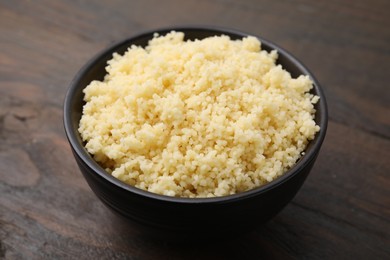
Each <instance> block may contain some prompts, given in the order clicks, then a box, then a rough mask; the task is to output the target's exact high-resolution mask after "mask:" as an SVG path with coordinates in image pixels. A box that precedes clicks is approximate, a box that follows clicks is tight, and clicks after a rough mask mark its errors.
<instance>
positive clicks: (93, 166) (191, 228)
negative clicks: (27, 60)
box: [64, 28, 328, 238]
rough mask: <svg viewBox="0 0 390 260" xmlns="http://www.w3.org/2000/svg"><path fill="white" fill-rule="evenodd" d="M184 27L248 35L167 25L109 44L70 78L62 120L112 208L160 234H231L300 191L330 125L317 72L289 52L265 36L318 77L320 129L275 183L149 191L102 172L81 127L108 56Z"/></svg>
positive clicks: (287, 60)
mask: <svg viewBox="0 0 390 260" xmlns="http://www.w3.org/2000/svg"><path fill="white" fill-rule="evenodd" d="M171 30H176V31H182V32H184V33H185V37H186V38H187V39H195V38H197V39H202V38H205V37H209V36H214V35H221V34H224V35H228V36H230V37H231V38H232V39H239V38H242V37H244V36H247V34H245V33H242V32H237V31H232V30H226V29H219V28H168V29H164V30H158V31H151V32H146V33H143V34H140V35H136V36H134V37H131V38H128V39H126V40H124V41H122V42H120V43H118V44H115V45H113V46H112V47H109V48H108V49H106V50H104V51H103V52H102V53H100V54H99V55H97V56H96V57H95V58H93V59H92V60H91V61H90V62H88V63H87V64H86V65H85V66H84V67H83V68H82V69H81V70H80V72H79V73H78V74H77V75H76V77H75V78H74V80H73V81H72V83H71V85H70V88H69V91H68V93H67V95H66V98H65V104H64V125H65V131H66V135H67V137H68V140H69V143H70V145H71V148H72V151H73V153H74V157H75V158H76V161H77V163H78V166H79V167H80V170H81V172H82V174H83V175H84V177H85V179H86V180H87V182H88V184H89V186H90V187H91V189H92V190H93V191H94V192H95V194H96V195H97V197H98V198H99V199H100V200H101V201H102V202H103V203H104V204H105V205H106V206H107V207H108V208H110V209H112V210H113V211H114V212H116V213H118V214H119V215H121V216H123V217H124V218H125V219H127V220H129V221H132V222H135V223H138V224H139V225H138V226H140V227H145V228H147V230H149V231H152V232H155V233H156V234H159V235H163V236H165V235H169V236H172V235H174V236H175V235H177V236H178V237H180V238H182V237H183V236H184V237H199V236H200V237H210V236H211V237H214V236H219V237H221V236H227V235H229V236H230V235H231V234H237V233H242V232H243V231H246V230H250V229H251V228H252V227H255V226H257V225H259V224H262V223H265V222H266V221H268V220H269V219H271V218H272V217H273V216H275V215H276V214H277V213H278V212H279V211H280V210H281V209H282V208H283V207H284V206H286V204H287V203H288V202H289V201H290V200H291V199H292V198H293V197H294V195H295V194H296V193H297V191H298V190H299V188H300V187H301V185H302V184H303V182H304V180H305V179H306V177H307V175H308V174H309V171H310V170H311V168H312V166H313V164H314V161H315V160H316V157H317V155H318V152H319V150H320V147H321V144H322V141H323V140H324V137H325V133H326V128H327V119H328V118H327V108H326V101H325V97H324V94H323V92H322V90H321V88H320V86H319V84H318V82H317V81H316V80H315V78H314V77H313V75H312V74H311V73H310V72H309V71H308V70H307V69H306V68H305V67H304V66H303V65H302V63H300V62H299V61H298V60H297V59H295V58H294V57H293V56H291V55H290V54H289V53H288V52H286V51H285V50H283V49H281V48H280V47H278V46H276V45H275V44H272V43H270V42H268V41H266V40H264V39H262V38H259V39H260V40H261V42H262V48H263V49H265V50H267V51H270V50H273V49H276V50H277V51H278V53H279V59H278V64H281V65H282V66H283V67H284V69H286V70H287V71H289V72H290V73H291V74H292V76H294V77H296V76H298V75H301V74H305V75H309V76H310V77H311V79H312V80H313V81H314V88H313V90H312V93H314V94H316V95H318V96H320V101H319V102H318V103H317V104H316V109H317V113H316V115H315V121H316V122H317V124H318V125H319V126H320V127H321V131H320V132H319V133H317V136H316V137H315V139H314V140H313V141H311V142H310V144H309V145H308V147H307V149H306V151H305V152H306V153H305V155H304V156H303V157H302V158H301V159H299V161H298V162H297V163H296V165H295V166H294V167H293V168H292V169H290V170H289V171H288V172H286V173H285V174H284V175H283V176H281V177H279V178H278V179H276V180H274V181H272V182H271V183H269V184H267V185H264V186H262V187H259V188H255V189H252V190H250V191H247V192H242V193H239V194H235V195H229V196H223V197H216V198H196V199H190V198H177V197H168V196H163V195H158V194H154V193H150V192H147V191H144V190H141V189H138V188H135V187H132V186H129V185H127V184H125V183H123V182H121V181H119V180H118V179H116V178H114V177H113V176H111V175H110V174H108V173H107V172H105V171H104V169H103V168H102V167H100V166H99V165H98V164H97V163H96V162H95V161H94V160H93V158H92V157H91V156H90V154H88V152H87V151H86V149H85V148H84V144H83V141H82V140H81V138H80V135H79V133H78V131H77V129H78V126H79V120H80V117H81V114H82V107H83V105H84V102H83V96H84V95H83V92H82V90H83V89H84V88H85V87H86V86H87V85H88V84H89V83H90V82H91V81H92V80H102V79H103V77H104V75H105V66H106V64H107V61H108V60H109V59H111V58H112V54H113V53H114V52H118V53H121V54H122V53H124V52H125V51H126V49H127V48H128V47H129V46H130V45H132V44H135V45H140V46H145V45H147V43H148V41H149V40H150V39H151V38H152V37H153V33H154V32H158V33H159V34H160V35H164V34H166V33H167V32H169V31H171Z"/></svg>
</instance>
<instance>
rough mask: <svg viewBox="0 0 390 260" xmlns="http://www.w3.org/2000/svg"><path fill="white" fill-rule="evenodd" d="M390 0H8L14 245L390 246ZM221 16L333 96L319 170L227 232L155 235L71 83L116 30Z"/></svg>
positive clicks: (0, 142) (7, 164)
mask: <svg viewBox="0 0 390 260" xmlns="http://www.w3.org/2000/svg"><path fill="white" fill-rule="evenodd" d="M389 10H390V1H386V0H370V1H366V0H358V1H335V0H331V1H310V0H297V1H287V0H285V1H249V0H248V1H232V0H230V1H228V0H225V1H223V0H219V1H218V0H215V1H205V0H189V1H179V0H177V1H173V0H170V1H157V0H156V1H151V0H147V1H126V0H115V1H92V0H78V1H77V0H72V1H65V0H64V1H49V0H46V1H45V0H42V1H27V0H26V1H11V0H9V1H7V0H1V1H0V259H2V258H5V259H42V258H48V259H58V258H73V259H77V258H81V259H96V258H97V259H220V258H223V259H260V258H262V257H265V258H283V259H289V258H308V259H317V258H321V259H323V258H338V259H340V258H343V259H386V258H387V259H390V224H389V219H390V192H389V187H390V186H389V184H390V178H389V172H390V163H389V160H390V159H389V158H390V156H389V155H390V141H389V137H390V116H389V113H390V109H389V108H390V91H389V88H390V86H389V79H388V76H389V65H390V29H389V28H390V15H389ZM183 25H213V26H223V27H228V28H233V29H238V30H242V31H244V32H248V33H251V34H254V35H259V36H261V37H264V38H266V39H268V40H270V41H272V42H275V43H277V44H278V45H280V46H281V47H283V48H285V49H286V50H288V51H290V52H291V53H293V54H294V55H295V56H296V57H298V58H299V59H300V60H301V61H303V63H304V64H305V65H306V66H307V67H309V68H310V70H311V71H312V72H313V74H314V75H315V76H316V77H317V79H318V80H319V82H320V83H321V84H322V86H323V88H324V91H325V94H326V96H327V100H328V105H329V115H330V121H329V127H328V134H327V137H326V139H325V142H324V145H323V148H322V150H321V153H320V155H319V158H318V160H317V163H316V165H315V166H314V168H313V171H312V173H311V175H310V176H309V178H308V179H307V181H306V183H305V184H304V186H303V187H302V189H301V190H300V192H299V193H298V194H297V196H296V197H295V198H294V199H293V201H292V202H291V203H290V204H289V205H288V206H287V207H286V208H285V209H284V210H283V211H282V212H281V213H280V214H279V215H277V216H276V217H275V218H274V219H273V220H272V221H270V222H269V223H267V224H266V225H264V226H261V227H257V228H256V229H254V230H253V232H250V233H249V234H247V235H245V236H243V237H241V238H238V239H233V238H232V239H231V240H228V241H225V242H223V243H218V241H215V242H214V243H209V244H208V245H204V244H202V243H192V244H177V243H172V242H167V241H155V240H151V239H149V238H147V237H145V236H144V235H143V234H142V233H139V232H136V231H135V230H134V228H133V227H132V226H130V225H127V224H126V223H123V222H121V221H120V220H119V219H117V218H116V217H115V216H114V215H113V214H112V213H111V212H110V211H108V210H107V209H106V208H105V207H104V206H103V204H102V203H101V202H100V201H99V200H98V199H97V198H96V197H95V195H94V194H93V193H92V191H91V190H90V189H89V187H88V186H87V184H86V182H85V180H84V179H83V177H82V176H81V174H80V172H79V170H78V168H77V166H76V164H75V161H74V159H73V157H72V154H71V152H70V148H69V145H68V143H67V140H66V138H65V135H64V131H63V124H62V104H63V99H64V95H65V93H66V91H67V88H68V84H69V83H70V81H71V80H72V78H73V76H74V75H75V74H76V72H77V71H78V70H79V69H80V67H81V66H82V65H83V64H84V63H85V62H86V61H87V60H88V59H90V58H91V57H92V56H93V55H95V54H96V53H97V52H99V51H101V50H102V49H104V48H105V47H107V46H109V45H111V44H112V43H114V42H116V41H119V40H121V39H124V38H126V37H129V36H132V35H134V34H136V33H139V32H142V31H144V30H151V29H157V28H161V27H166V26H183Z"/></svg>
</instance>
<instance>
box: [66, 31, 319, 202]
mask: <svg viewBox="0 0 390 260" xmlns="http://www.w3.org/2000/svg"><path fill="white" fill-rule="evenodd" d="M172 30H175V31H182V32H184V33H185V39H191V40H194V39H202V38H205V37H210V36H219V35H228V36H229V37H230V38H231V39H233V40H235V39H241V38H242V37H245V36H247V35H248V34H245V33H242V32H237V31H231V30H226V29H218V28H217V29H213V28H169V29H163V30H158V31H151V32H147V33H143V34H140V35H138V36H135V37H132V38H129V39H126V40H124V41H122V42H119V43H117V44H115V45H113V46H111V47H109V48H108V49H106V50H104V51H103V52H101V53H100V54H98V55H96V56H95V57H94V58H93V59H92V60H90V61H89V62H88V63H87V64H86V65H85V66H84V67H83V68H82V69H81V70H80V71H79V73H78V74H77V75H76V77H75V78H74V80H73V81H72V83H71V87H70V89H69V91H68V93H67V95H66V98H65V103H64V125H65V131H66V134H67V137H68V140H69V142H70V144H71V146H72V148H73V150H74V152H76V153H77V155H78V156H79V157H80V158H82V160H83V161H84V162H85V163H86V164H87V165H89V167H91V168H92V169H94V170H95V171H96V172H97V174H99V175H101V176H102V177H104V178H105V179H107V180H108V181H110V182H112V183H114V184H116V185H117V186H118V187H120V188H123V189H126V190H129V191H132V192H136V193H138V194H142V195H144V196H148V197H153V198H157V199H162V200H172V201H180V202H186V201H187V202H189V201H191V202H193V201H198V202H207V201H209V202H213V201H221V200H225V199H230V198H231V199H234V198H238V197H243V196H251V195H253V194H254V193H257V194H258V193H259V192H262V191H265V190H267V189H270V188H271V187H273V186H275V185H278V184H280V183H281V182H284V181H286V180H288V179H289V178H290V177H291V176H292V175H293V174H295V173H296V172H297V171H298V170H299V169H301V168H303V167H305V165H306V164H308V163H309V162H310V161H311V160H313V158H315V157H316V155H317V153H318V151H319V149H320V146H321V144H322V142H323V140H324V137H325V133H326V128H327V107H326V100H325V97H324V94H323V92H322V90H321V88H320V86H319V84H318V82H317V80H316V79H315V78H314V77H313V75H312V74H311V73H310V71H309V70H308V69H307V68H306V67H304V66H303V65H302V63H301V62H299V61H298V60H297V59H296V58H294V57H293V56H292V55H291V54H289V53H288V52H286V51H285V50H283V49H282V48H280V47H278V46H277V45H275V44H273V43H271V42H269V41H267V40H264V39H261V38H259V37H258V38H259V39H260V41H261V43H262V49H264V50H266V51H271V50H274V49H276V50H277V51H278V54H279V57H278V60H277V63H278V64H281V65H282V66H283V68H284V69H285V70H287V71H289V72H290V73H291V75H292V76H293V77H297V76H299V75H301V74H305V75H309V77H310V78H311V79H312V81H313V82H314V88H313V89H312V90H311V92H312V93H313V94H316V95H318V96H320V101H319V102H318V103H317V104H316V105H315V108H316V114H315V121H316V123H317V124H318V125H319V126H320V127H321V130H320V132H318V133H317V135H316V138H315V139H314V140H312V141H311V142H310V143H309V144H308V146H307V148H306V150H305V155H304V156H302V157H301V158H300V159H299V160H298V161H297V163H296V165H295V166H294V167H292V168H291V169H290V170H288V171H287V172H286V173H285V174H283V175H282V176H280V177H279V178H277V179H276V180H274V181H272V182H270V183H268V184H266V185H263V186H261V187H258V188H255V189H253V190H250V191H246V192H242V193H239V194H235V195H229V196H224V197H216V198H204V199H203V198H196V199H188V198H174V197H168V196H164V195H158V194H154V193H151V192H147V191H143V190H140V189H138V188H135V187H132V186H130V185H127V184H125V183H122V182H121V181H119V180H117V179H116V178H114V177H112V176H111V175H109V174H108V173H106V172H105V171H104V169H103V168H102V167H100V166H99V165H98V164H97V163H96V162H95V161H94V160H93V158H92V156H91V155H90V154H89V153H88V152H87V151H86V149H85V148H84V144H83V141H82V140H81V137H80V135H79V133H78V127H79V121H80V118H81V115H82V109H83V106H84V101H83V98H84V94H83V89H84V88H85V87H86V86H87V85H88V84H89V83H90V82H91V81H93V80H103V78H104V75H105V74H106V71H105V67H106V65H107V61H108V60H110V59H111V58H112V54H113V53H114V52H117V53H119V54H123V53H124V52H125V51H126V50H127V49H128V48H129V47H130V46H131V45H137V46H146V45H147V44H148V41H149V40H150V39H151V38H153V34H154V33H155V32H158V33H159V34H160V35H164V34H166V33H168V32H170V31H172Z"/></svg>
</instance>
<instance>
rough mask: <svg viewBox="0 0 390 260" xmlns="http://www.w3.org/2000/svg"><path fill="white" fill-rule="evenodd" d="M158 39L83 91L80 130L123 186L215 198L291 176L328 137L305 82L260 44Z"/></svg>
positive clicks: (119, 59)
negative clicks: (318, 140) (319, 136)
mask: <svg viewBox="0 0 390 260" xmlns="http://www.w3.org/2000/svg"><path fill="white" fill-rule="evenodd" d="M184 36H185V35H184V33H182V32H175V31H172V32H170V33H168V34H166V35H162V36H160V35H155V36H154V38H153V39H152V40H150V41H149V44H148V46H146V47H145V48H143V47H139V46H134V45H133V46H131V47H130V48H129V49H128V50H127V51H126V52H125V53H124V54H123V55H120V54H117V53H114V54H113V58H112V59H111V60H110V61H108V66H107V67H106V71H107V74H106V76H105V78H104V80H103V81H96V80H95V81H92V82H91V83H90V84H89V85H88V86H87V87H86V88H85V89H84V94H85V96H84V101H85V105H84V108H83V115H82V117H81V120H80V125H79V132H80V135H81V137H82V139H83V141H84V142H85V147H86V149H87V150H88V152H89V153H90V154H92V155H93V157H94V159H95V160H96V161H97V162H98V163H99V164H100V165H101V166H102V167H103V168H104V169H105V170H106V171H107V172H108V173H110V174H111V175H113V176H114V177H116V178H118V179H119V180H121V181H123V182H125V183H127V184H129V185H132V186H135V187H138V188H141V189H144V190H147V191H150V192H154V193H158V194H163V195H168V196H176V197H189V198H195V197H216V196H225V195H231V194H235V193H239V192H243V191H247V190H250V189H253V188H255V187H259V186H261V185H264V184H266V183H269V182H271V181H273V180H274V179H276V178H277V177H279V176H281V175H283V173H284V172H286V171H287V170H288V169H290V168H291V167H292V166H293V165H294V164H295V163H296V162H297V160H298V159H299V158H300V157H301V156H302V154H303V153H304V151H305V148H306V146H307V144H308V142H309V141H310V140H312V139H314V137H315V135H316V133H317V132H318V131H319V130H320V128H319V126H318V125H316V123H315V121H314V114H315V109H314V104H315V103H317V102H318V100H319V97H318V96H316V95H313V94H311V93H310V90H311V89H312V87H313V83H312V81H311V80H310V78H309V77H308V76H306V75H301V76H299V77H297V78H292V77H291V76H290V74H289V72H287V71H286V70H284V69H283V68H282V67H281V66H280V65H277V64H276V60H277V57H278V54H277V52H276V51H271V52H266V51H265V50H262V49H261V43H260V41H259V40H258V39H257V38H255V37H251V36H248V37H244V38H242V39H240V40H231V39H230V38H229V37H228V36H224V35H222V36H214V37H207V38H204V39H202V40H188V41H185V40H184Z"/></svg>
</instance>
